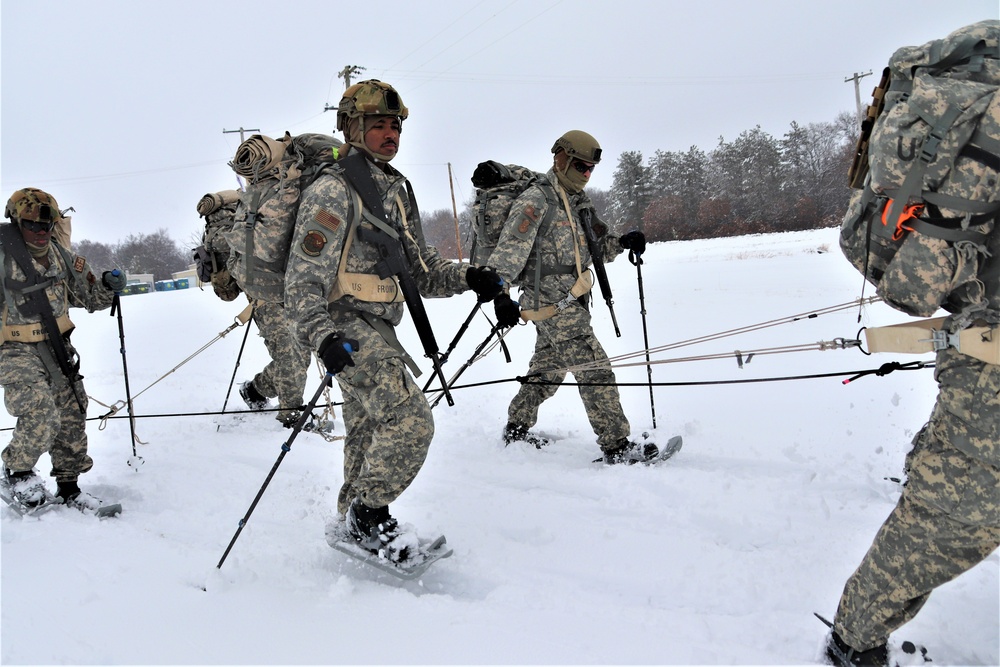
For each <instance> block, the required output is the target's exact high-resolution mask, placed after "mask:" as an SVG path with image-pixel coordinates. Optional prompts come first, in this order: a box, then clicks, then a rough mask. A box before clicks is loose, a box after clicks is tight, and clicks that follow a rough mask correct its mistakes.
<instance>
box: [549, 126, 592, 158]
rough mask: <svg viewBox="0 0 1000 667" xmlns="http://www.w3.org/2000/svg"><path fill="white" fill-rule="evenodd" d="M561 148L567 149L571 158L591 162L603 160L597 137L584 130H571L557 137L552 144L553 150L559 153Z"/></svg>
mask: <svg viewBox="0 0 1000 667" xmlns="http://www.w3.org/2000/svg"><path fill="white" fill-rule="evenodd" d="M560 150H562V151H565V152H566V154H567V155H568V156H570V157H571V158H576V159H577V160H581V161H583V162H589V163H590V164H597V163H599V162H600V161H601V145H600V144H599V143H597V139H595V138H594V137H593V136H591V135H589V134H587V133H586V132H584V131H583V130H570V131H569V132H567V133H566V134H564V135H562V136H561V137H559V138H558V139H556V143H554V144H553V145H552V152H553V153H558V152H559V151H560Z"/></svg>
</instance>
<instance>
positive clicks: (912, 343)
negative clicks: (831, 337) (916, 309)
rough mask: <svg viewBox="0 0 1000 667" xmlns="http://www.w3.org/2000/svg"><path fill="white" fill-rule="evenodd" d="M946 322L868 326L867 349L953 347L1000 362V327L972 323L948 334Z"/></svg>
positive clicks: (940, 319)
mask: <svg viewBox="0 0 1000 667" xmlns="http://www.w3.org/2000/svg"><path fill="white" fill-rule="evenodd" d="M944 321H945V318H944V317H936V318H933V319H929V320H920V321H918V322H904V323H903V324H893V325H891V326H886V327H875V328H874V329H865V339H866V341H867V342H868V350H869V351H870V352H873V353H874V352H902V353H904V354H926V353H928V352H937V351H939V350H943V349H945V348H949V347H953V348H955V350H957V351H958V352H961V353H962V354H967V355H969V356H970V357H974V358H976V359H979V360H980V361H985V362H986V363H988V364H1000V328H997V327H995V326H994V327H989V326H986V325H982V326H971V327H968V328H966V329H962V330H961V331H959V332H958V333H949V332H948V331H947V330H946V329H945V328H944Z"/></svg>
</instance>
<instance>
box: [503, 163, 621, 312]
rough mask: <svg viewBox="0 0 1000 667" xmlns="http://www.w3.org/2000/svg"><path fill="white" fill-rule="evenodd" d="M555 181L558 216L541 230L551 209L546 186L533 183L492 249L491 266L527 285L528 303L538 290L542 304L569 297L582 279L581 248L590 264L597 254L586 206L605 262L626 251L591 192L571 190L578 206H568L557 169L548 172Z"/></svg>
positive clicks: (523, 288) (583, 260)
mask: <svg viewBox="0 0 1000 667" xmlns="http://www.w3.org/2000/svg"><path fill="white" fill-rule="evenodd" d="M546 176H547V178H548V181H549V183H554V184H556V185H555V187H556V192H557V197H556V199H557V201H558V202H559V207H558V210H557V211H556V213H555V216H553V218H552V222H551V224H550V225H548V227H547V229H546V230H544V233H543V234H542V235H539V227H540V226H541V224H540V223H541V221H542V219H543V217H544V215H545V207H546V206H547V205H548V204H546V202H545V194H544V192H542V189H541V188H542V186H539V185H533V186H531V187H529V188H528V189H527V190H525V191H524V192H523V193H522V194H521V196H520V197H518V198H517V199H516V200H515V201H514V203H513V205H511V208H510V215H509V216H508V217H507V222H506V223H505V224H504V228H503V231H502V232H501V233H500V240H499V242H498V243H497V247H496V250H494V251H493V254H492V255H490V259H489V262H488V264H489V266H491V267H493V268H494V269H495V270H496V272H497V273H499V274H500V277H501V278H503V279H504V281H505V282H507V283H510V284H514V285H517V286H518V287H520V288H521V292H522V298H521V305H522V306H523V307H526V308H528V307H530V308H534V307H536V306H535V299H536V296H537V299H538V301H537V302H538V304H539V305H540V306H546V305H551V304H554V303H557V302H559V301H561V300H562V299H564V298H565V297H566V294H567V293H568V292H569V290H570V288H572V287H573V283H575V282H576V279H577V274H576V253H577V251H579V253H580V264H581V266H582V267H583V268H584V269H586V268H587V267H588V266H590V264H591V262H592V259H591V256H590V250H589V248H588V246H587V238H586V236H585V235H584V230H583V224H582V222H581V216H580V212H581V211H583V210H585V209H591V212H592V213H591V220H592V226H593V228H594V232H595V234H596V236H597V239H598V246H599V248H600V249H601V251H602V252H603V255H604V257H603V260H604V261H605V262H610V261H613V260H614V259H615V258H616V257H617V256H618V255H620V254H621V253H622V247H621V244H620V243H618V238H617V237H616V236H614V235H613V234H609V233H608V228H607V226H606V225H605V224H604V223H603V222H601V221H600V220H599V219H598V218H597V215H596V214H595V213H594V212H593V204H592V203H591V201H590V197H588V196H587V193H586V192H581V193H579V194H568V193H567V199H568V200H569V205H570V208H571V209H572V212H569V211H566V205H565V204H564V203H563V199H562V193H563V192H565V191H564V190H563V189H562V187H561V186H560V185H558V181H557V179H556V175H555V172H554V171H553V170H551V169H550V170H549V172H548V173H547V174H546ZM538 258H540V259H541V279H540V282H539V286H540V289H539V290H538V294H537V295H536V294H535V269H536V262H537V261H538Z"/></svg>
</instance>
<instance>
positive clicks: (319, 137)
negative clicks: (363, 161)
mask: <svg viewBox="0 0 1000 667" xmlns="http://www.w3.org/2000/svg"><path fill="white" fill-rule="evenodd" d="M255 140H261V141H267V142H271V143H272V144H274V145H275V146H285V149H284V150H283V151H282V152H281V155H280V161H279V162H278V163H277V166H275V167H273V168H270V169H267V170H265V172H266V173H265V175H263V176H260V177H259V178H255V179H253V180H252V181H251V182H250V183H249V184H248V185H247V188H246V192H244V193H243V194H242V195H241V202H240V206H239V208H238V209H237V211H236V215H235V220H234V224H233V226H232V229H231V230H229V231H228V232H226V233H225V234H224V237H225V240H226V242H227V243H228V244H229V248H230V250H231V254H230V258H229V263H228V267H227V268H228V269H229V272H230V274H231V275H232V277H233V279H234V280H236V282H237V283H238V284H239V286H240V287H241V288H242V289H243V291H244V292H246V293H247V295H249V296H250V297H251V298H254V299H263V300H265V301H273V302H278V303H280V302H282V301H284V277H285V265H286V262H287V259H288V253H289V246H290V244H291V241H292V236H293V234H294V231H295V220H296V216H297V213H298V207H299V202H300V198H301V195H302V191H303V190H304V189H305V188H306V187H307V186H308V185H309V184H310V183H312V181H313V180H314V179H315V178H316V176H317V175H318V174H319V173H321V172H322V170H323V169H324V168H325V167H326V166H328V165H330V164H333V163H334V162H335V161H336V160H337V159H338V157H339V152H338V150H337V149H338V147H339V146H341V145H342V142H341V141H340V140H339V139H336V138H334V137H331V136H329V135H325V134H316V133H308V134H301V135H297V136H295V137H292V136H291V135H289V134H287V133H286V135H285V137H284V138H283V139H282V140H281V141H278V142H276V141H274V140H272V139H269V138H268V137H262V136H261V135H254V136H253V137H251V138H250V139H247V140H246V141H245V142H243V144H241V145H240V149H239V150H238V151H237V154H238V155H239V154H240V153H241V152H243V151H244V149H246V148H247V147H248V146H250V145H252V144H253V143H254V141H255ZM261 159H265V160H266V158H261ZM276 159H278V156H273V157H272V158H270V160H271V162H268V164H271V163H273V161H274V160H276ZM234 169H237V167H236V166H234ZM238 171H239V170H238ZM248 243H249V245H248ZM248 253H249V254H248Z"/></svg>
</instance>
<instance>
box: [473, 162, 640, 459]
mask: <svg viewBox="0 0 1000 667" xmlns="http://www.w3.org/2000/svg"><path fill="white" fill-rule="evenodd" d="M546 178H547V179H548V180H549V182H550V183H556V177H555V173H554V172H553V171H552V170H549V172H548V173H547V174H546ZM556 199H557V201H558V210H557V211H556V214H555V216H554V217H553V218H552V223H551V224H550V225H549V226H548V228H547V230H546V231H545V233H544V234H543V235H541V236H539V235H538V234H539V223H540V221H541V220H542V218H543V215H544V210H545V207H546V206H547V205H548V204H546V199H545V193H544V192H543V191H542V186H538V185H534V186H531V187H530V188H528V189H527V190H525V191H524V193H522V194H521V196H520V197H518V198H517V200H516V201H515V202H514V204H513V205H512V206H511V209H510V215H509V217H508V218H507V222H506V224H505V225H504V229H503V231H502V232H501V234H500V240H499V242H498V244H497V247H496V250H494V251H493V254H492V255H490V258H489V261H488V264H489V266H491V267H493V268H494V269H495V270H496V272H497V273H498V274H499V275H500V277H501V278H503V279H504V281H505V282H507V283H508V284H514V285H517V286H518V287H519V288H520V289H521V298H520V305H521V308H523V309H531V310H535V309H537V308H539V307H544V306H548V305H552V304H556V303H559V302H560V301H563V300H564V299H566V296H567V295H568V294H569V292H570V289H572V287H573V285H574V284H575V283H576V280H577V274H576V257H577V252H579V256H580V261H581V266H582V267H583V268H584V269H586V267H588V266H590V264H591V257H590V251H589V249H588V246H587V238H586V236H585V235H584V231H583V227H582V223H581V222H580V211H582V210H584V209H587V208H591V209H592V208H593V204H592V203H591V201H590V198H589V197H588V196H587V194H586V193H585V192H580V193H578V194H572V195H568V201H569V205H570V208H571V209H572V211H571V212H568V211H566V210H565V204H563V202H562V198H561V197H557V198H556ZM593 220H594V221H595V225H594V226H595V232H597V235H598V239H599V243H600V247H601V249H602V250H603V252H604V261H605V262H608V261H611V260H613V259H614V258H615V257H617V256H618V255H620V254H621V253H622V251H623V249H622V247H621V244H620V243H619V242H618V238H617V237H616V236H614V235H613V234H609V233H608V230H607V229H606V228H605V227H604V225H603V224H601V223H600V222H599V221H597V219H596V216H594V217H593ZM539 249H540V250H541V258H542V267H541V275H542V278H541V280H540V281H539V289H538V290H537V292H536V290H535V264H534V263H535V261H536V258H537V256H538V253H537V251H538V250H539ZM584 298H586V297H584ZM535 329H536V333H537V340H536V343H535V352H534V355H533V356H532V358H531V362H530V364H529V372H532V373H534V372H540V371H546V370H548V371H551V372H549V373H546V374H545V375H544V376H543V377H544V379H545V380H546V381H552V382H562V381H563V379H565V377H566V372H565V371H562V370H558V369H562V368H566V367H569V366H574V365H577V364H583V363H592V362H598V364H599V365H600V368H598V369H597V370H588V371H581V372H578V373H577V372H574V376H575V377H576V379H577V381H579V382H581V383H590V382H593V383H600V384H605V385H607V386H581V387H579V390H580V396H581V398H582V399H583V404H584V407H585V408H586V410H587V417H588V418H589V419H590V424H591V426H592V427H593V429H594V433H595V434H596V435H597V442H598V444H599V445H600V446H601V449H604V450H607V449H611V448H612V447H613V446H614V445H615V444H616V443H617V441H618V440H620V439H621V438H623V437H627V436H628V435H629V431H630V425H629V422H628V419H627V418H626V417H625V413H624V411H623V410H622V406H621V398H620V396H619V394H618V388H617V387H616V386H615V376H614V373H613V372H612V370H611V364H610V363H609V362H608V361H607V359H608V357H607V354H606V353H605V352H604V348H603V347H602V346H601V343H600V341H598V340H597V337H596V336H595V335H594V330H593V327H592V326H591V318H590V312H589V310H588V309H587V307H585V306H584V305H583V304H581V303H580V302H579V301H577V300H572V301H571V303H570V306H569V307H568V308H566V309H564V310H562V311H557V313H556V314H555V315H554V316H553V317H551V318H549V319H546V320H539V321H536V322H535ZM557 389H558V385H551V386H549V385H541V384H530V383H529V384H523V385H522V386H521V389H520V390H519V391H518V393H517V395H516V396H515V397H514V400H513V401H511V403H510V406H509V407H508V411H507V412H508V418H509V420H510V421H512V422H516V423H519V424H524V425H526V426H529V427H530V426H533V425H534V424H535V422H536V421H537V420H538V409H539V407H540V406H541V404H542V403H543V402H544V401H545V400H546V399H548V398H550V397H552V395H554V394H555V392H556V390H557Z"/></svg>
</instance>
